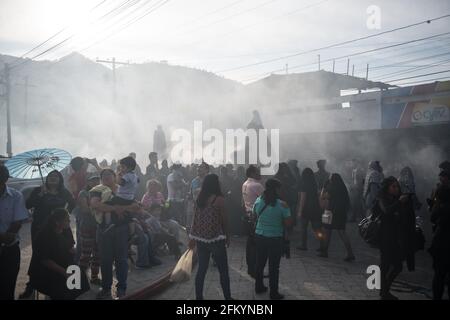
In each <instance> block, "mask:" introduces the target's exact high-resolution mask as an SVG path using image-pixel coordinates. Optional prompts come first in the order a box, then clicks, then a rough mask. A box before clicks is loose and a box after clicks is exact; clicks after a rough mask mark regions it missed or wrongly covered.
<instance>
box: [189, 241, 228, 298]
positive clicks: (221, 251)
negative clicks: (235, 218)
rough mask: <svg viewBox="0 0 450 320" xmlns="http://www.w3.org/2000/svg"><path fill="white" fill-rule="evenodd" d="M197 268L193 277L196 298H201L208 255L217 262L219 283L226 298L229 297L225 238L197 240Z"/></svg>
mask: <svg viewBox="0 0 450 320" xmlns="http://www.w3.org/2000/svg"><path fill="white" fill-rule="evenodd" d="M197 255H198V270H197V276H196V277H195V295H196V298H197V300H203V285H204V283H205V277H206V271H207V270H208V266H209V257H210V256H211V255H212V258H213V259H214V261H215V262H216V264H217V268H218V269H219V273H220V285H221V286H222V291H223V295H224V297H225V299H226V300H229V299H230V298H231V292H230V276H229V274H228V261H227V249H226V247H225V240H221V241H215V242H211V243H205V242H201V241H197Z"/></svg>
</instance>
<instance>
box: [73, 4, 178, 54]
mask: <svg viewBox="0 0 450 320" xmlns="http://www.w3.org/2000/svg"><path fill="white" fill-rule="evenodd" d="M169 1H170V0H161V1H160V2H159V3H157V4H155V5H154V6H153V7H152V8H150V10H147V11H146V12H145V13H144V14H143V15H141V16H139V17H136V18H135V19H133V20H131V21H130V22H128V23H127V24H125V25H124V26H123V27H121V28H120V29H118V30H117V31H114V32H113V33H111V34H110V35H108V36H107V37H105V38H103V39H101V40H99V41H97V42H95V43H93V44H91V45H90V46H88V47H86V48H84V49H82V50H80V52H82V51H85V50H87V49H90V48H92V47H93V46H95V45H97V44H99V43H101V42H103V41H105V40H107V39H109V38H111V37H113V36H115V35H116V34H118V33H120V32H121V31H123V30H124V29H126V28H128V27H129V26H131V25H133V24H134V23H136V22H138V21H139V20H141V19H143V18H145V17H146V16H148V15H149V14H151V13H152V12H154V11H156V10H158V9H159V8H160V7H162V6H164V5H165V4H166V3H168V2H169Z"/></svg>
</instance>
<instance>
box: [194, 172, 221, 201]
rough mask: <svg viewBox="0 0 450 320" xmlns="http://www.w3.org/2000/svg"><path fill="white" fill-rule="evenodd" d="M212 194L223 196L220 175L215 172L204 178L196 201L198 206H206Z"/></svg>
mask: <svg viewBox="0 0 450 320" xmlns="http://www.w3.org/2000/svg"><path fill="white" fill-rule="evenodd" d="M211 195H215V196H222V190H221V189H220V183H219V177H218V176H217V175H216V174H214V173H210V174H207V175H206V176H205V178H204V179H203V183H202V188H201V190H200V193H199V195H198V197H197V201H196V204H197V207H199V208H200V209H203V208H205V207H206V204H207V202H208V198H209V197H210V196H211Z"/></svg>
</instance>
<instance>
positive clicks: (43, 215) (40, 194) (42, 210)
mask: <svg viewBox="0 0 450 320" xmlns="http://www.w3.org/2000/svg"><path fill="white" fill-rule="evenodd" d="M75 205H76V203H75V200H74V198H73V196H72V194H71V193H70V191H69V190H67V189H66V188H65V187H64V178H63V176H62V174H61V173H60V172H59V171H57V170H53V171H51V172H50V173H49V174H48V176H47V178H46V180H45V184H44V185H42V186H41V187H37V188H35V189H34V190H33V191H32V192H31V194H30V196H29V198H28V199H27V200H26V207H27V209H33V211H32V212H33V214H32V217H33V221H32V222H31V246H32V248H33V252H34V240H35V239H36V236H37V235H38V234H39V231H41V230H42V229H43V227H44V226H45V225H46V223H47V220H48V218H49V217H50V215H51V213H52V211H53V210H54V209H57V208H67V210H68V211H69V212H71V211H72V210H73V208H75ZM69 231H70V229H69ZM70 232H71V231H70ZM32 294H33V288H32V287H31V285H30V283H29V282H28V283H27V286H26V289H25V291H24V292H23V293H22V294H21V295H20V296H19V299H26V298H28V297H30V296H31V295H32Z"/></svg>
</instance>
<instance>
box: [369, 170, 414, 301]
mask: <svg viewBox="0 0 450 320" xmlns="http://www.w3.org/2000/svg"><path fill="white" fill-rule="evenodd" d="M409 201H411V196H410V195H408V194H401V191H400V184H399V182H398V181H397V179H396V178H395V177H388V178H386V179H384V180H383V182H382V184H381V189H380V192H379V195H378V197H377V200H376V202H375V205H374V207H373V209H372V211H373V214H374V216H379V217H380V221H381V222H380V230H379V236H380V238H379V248H380V269H381V290H380V296H381V299H382V300H398V298H397V297H396V296H394V295H392V294H391V293H390V289H391V285H392V283H393V282H394V280H395V278H396V277H397V276H398V275H399V274H400V272H401V271H402V267H403V261H404V260H406V259H407V257H408V256H409V255H410V252H409V250H408V249H407V246H406V244H408V243H413V242H414V240H415V238H414V230H415V224H414V221H415V217H414V215H413V216H411V211H409V210H405V208H406V205H407V203H408V202H409ZM413 258H414V256H413ZM408 265H409V264H408Z"/></svg>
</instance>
